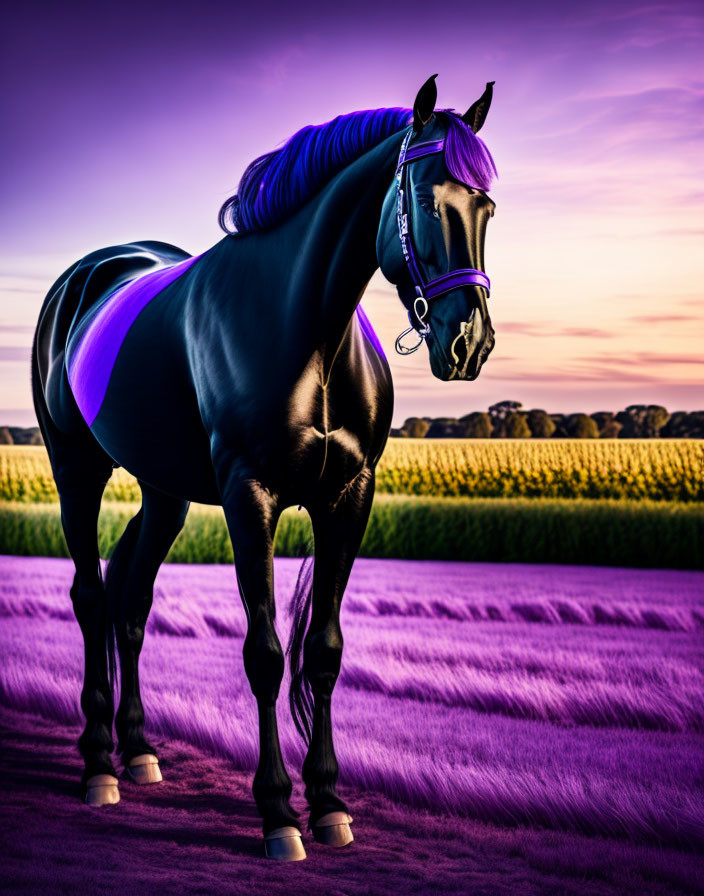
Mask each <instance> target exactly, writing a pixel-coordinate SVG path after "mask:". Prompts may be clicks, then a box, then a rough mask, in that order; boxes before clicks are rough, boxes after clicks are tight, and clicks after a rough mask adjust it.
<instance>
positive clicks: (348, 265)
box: [235, 133, 403, 362]
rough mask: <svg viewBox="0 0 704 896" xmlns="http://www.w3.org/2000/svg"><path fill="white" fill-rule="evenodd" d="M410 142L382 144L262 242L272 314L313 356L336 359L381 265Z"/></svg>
mask: <svg viewBox="0 0 704 896" xmlns="http://www.w3.org/2000/svg"><path fill="white" fill-rule="evenodd" d="M402 139H403V135H402V134H400V133H399V134H394V135H392V136H391V137H388V138H387V139H386V140H384V141H382V143H380V144H379V145H378V146H376V147H374V149H372V150H370V151H369V152H367V153H365V154H364V155H363V156H361V157H360V158H359V159H357V160H356V161H355V162H353V163H352V164H351V165H349V166H348V167H347V168H345V169H344V170H343V171H342V172H340V174H338V175H337V176H336V177H335V178H333V180H332V181H331V182H330V183H329V184H327V185H326V186H325V187H324V188H323V190H321V192H320V193H319V194H318V195H317V196H315V197H314V198H313V199H312V200H311V201H310V202H308V203H307V204H306V205H305V206H304V207H303V208H302V209H300V210H299V211H298V212H296V213H295V214H294V215H293V216H292V217H291V218H289V219H288V220H287V221H285V222H283V223H282V224H280V225H279V226H278V227H276V228H273V229H272V230H271V231H269V232H268V233H267V234H261V236H260V238H258V239H257V240H256V244H257V245H256V250H255V251H256V255H257V256H258V264H257V267H258V268H259V269H260V270H261V272H262V275H263V276H265V277H266V278H267V280H268V281H269V283H268V284H264V288H265V289H267V291H268V292H269V295H268V296H267V306H268V308H269V313H270V314H271V316H272V319H274V320H277V321H278V322H279V324H280V325H283V327H284V328H285V329H289V331H290V332H295V333H296V337H297V344H298V350H299V351H300V352H301V354H302V355H304V356H306V357H311V356H312V355H313V354H314V353H316V352H320V353H321V354H322V355H323V358H324V359H326V360H327V361H328V362H329V361H330V360H331V359H332V357H334V356H335V353H336V352H337V350H338V348H339V346H340V343H341V341H342V340H343V339H344V337H345V333H346V331H347V328H348V326H349V324H350V320H351V318H352V316H353V315H354V313H355V310H356V307H357V305H358V303H359V300H360V298H361V296H362V293H363V292H364V289H365V287H366V285H367V283H368V282H369V280H370V278H371V276H372V274H373V273H374V271H375V270H376V269H377V267H378V262H377V258H376V235H377V229H378V225H379V219H380V217H381V208H382V204H383V201H384V196H385V195H386V191H387V190H388V188H389V185H390V184H391V181H392V179H393V176H394V172H395V166H396V161H397V159H398V152H399V147H400V145H401V140H402ZM235 242H238V241H237V240H236V241H235ZM246 242H248V241H246Z"/></svg>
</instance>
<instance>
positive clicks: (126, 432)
mask: <svg viewBox="0 0 704 896" xmlns="http://www.w3.org/2000/svg"><path fill="white" fill-rule="evenodd" d="M195 274H196V271H195V270H188V271H186V272H185V273H184V274H183V275H182V276H181V277H179V278H178V279H177V280H175V281H174V282H172V283H171V284H169V285H168V286H166V287H165V288H164V289H163V290H162V291H160V292H159V293H158V294H157V295H155V296H154V297H153V298H152V299H150V301H149V302H148V303H147V304H146V305H145V306H144V307H143V308H142V309H141V310H140V312H139V314H138V316H137V317H136V319H135V320H134V321H133V322H132V324H131V326H130V327H129V330H128V331H127V333H126V335H125V336H124V339H123V340H122V342H121V344H120V347H119V351H118V352H117V354H116V357H115V359H114V364H113V366H112V369H111V372H110V376H109V381H108V383H107V388H106V390H105V394H104V397H103V398H102V402H101V404H100V408H99V411H98V413H97V415H96V416H95V419H94V420H93V421H92V422H91V423H90V428H91V431H92V432H93V434H94V435H95V437H96V438H97V439H98V441H99V442H100V444H101V445H102V446H103V448H104V449H105V450H106V451H107V452H108V454H109V455H110V456H111V457H112V458H114V460H115V461H116V462H117V463H118V464H120V466H123V467H124V468H125V469H126V470H128V471H129V472H130V473H132V474H134V475H135V476H137V477H138V478H139V479H141V480H143V481H144V482H147V483H148V484H149V485H152V486H154V487H155V488H157V489H160V490H161V491H164V492H166V493H168V494H172V495H175V496H177V497H181V498H185V499H187V500H190V501H198V502H200V503H213V504H217V503H219V493H218V491H217V487H216V483H215V478H214V475H213V469H212V462H211V458H210V446H209V441H208V436H207V433H206V431H205V429H204V427H203V422H202V420H201V417H200V413H199V409H198V403H197V400H196V395H195V389H194V387H193V383H192V381H191V379H190V370H189V366H188V360H187V352H186V349H185V338H186V337H185V334H186V330H187V325H186V320H185V316H186V314H187V312H188V306H189V302H188V297H189V291H190V290H192V289H193V288H195V284H196V283H197V277H196V276H195Z"/></svg>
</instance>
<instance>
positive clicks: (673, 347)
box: [0, 0, 704, 425]
mask: <svg viewBox="0 0 704 896" xmlns="http://www.w3.org/2000/svg"><path fill="white" fill-rule="evenodd" d="M8 16H9V17H11V18H10V19H8ZM3 25H4V28H3V37H2V41H3V44H4V45H3V47H2V60H1V62H0V64H1V65H2V69H3V91H2V100H1V102H2V105H3V109H2V123H3V128H2V130H3V139H2V143H1V144H0V154H2V156H3V160H2V161H3V164H2V175H3V185H2V224H1V227H2V239H1V240H0V425H2V424H15V425H32V424H33V423H34V413H33V410H32V409H31V408H32V405H31V395H30V389H29V346H30V342H31V338H32V332H33V328H34V324H35V322H36V317H37V313H38V311H39V307H40V305H41V302H42V300H43V297H44V295H45V293H46V291H47V290H48V288H49V287H50V285H51V283H52V282H53V280H54V279H55V278H56V277H57V276H58V275H59V274H60V273H61V272H62V270H64V269H65V268H66V267H68V266H69V265H70V264H71V263H72V262H73V261H75V260H76V259H78V258H79V257H80V256H82V255H85V254H86V253H87V252H89V251H92V250H93V249H97V248H100V247H102V246H106V245H112V244H117V243H122V242H128V241H130V240H134V239H144V238H148V239H160V240H164V241H166V242H171V243H175V244H176V245H179V246H182V247H183V248H185V249H186V250H187V251H189V252H192V253H198V252H202V251H203V250H205V249H206V248H208V247H209V246H211V245H213V244H214V243H215V242H216V241H217V240H218V239H220V237H221V233H220V231H219V230H218V227H217V221H216V218H217V211H218V208H219V206H220V205H221V203H222V202H223V200H224V199H225V198H226V197H227V196H229V195H230V194H231V193H232V192H234V189H235V187H236V185H237V182H238V180H239V177H240V175H241V173H242V171H243V170H244V168H245V167H246V165H247V163H248V162H249V161H250V160H251V159H252V158H253V157H254V156H256V155H259V154H260V153H262V152H264V151H266V150H269V149H272V148H274V147H275V146H277V145H278V144H279V143H280V142H281V141H283V140H284V139H285V138H287V137H288V136H289V135H290V134H292V133H293V132H294V131H295V130H297V129H298V128H300V127H301V126H303V125H306V124H312V123H318V122H322V121H325V120H327V119H330V118H332V117H334V116H335V115H337V114H339V113H341V112H349V111H353V110H355V109H365V108H375V107H379V106H409V105H411V104H412V101H413V98H414V96H415V93H416V91H417V89H418V87H419V86H420V84H421V83H422V82H423V81H424V80H425V79H426V78H427V77H428V76H429V75H430V74H433V73H434V72H438V73H439V77H438V82H437V83H438V92H439V105H440V106H442V107H454V108H457V109H458V110H459V111H464V110H465V109H466V108H467V106H468V105H469V104H470V103H471V102H472V101H473V100H474V99H476V98H477V97H478V96H479V95H480V94H481V92H482V90H483V89H484V84H485V82H486V81H487V80H495V81H496V87H495V95H494V105H493V107H492V109H491V112H490V115H489V118H488V120H487V123H486V125H485V128H484V130H483V131H482V137H483V138H484V139H485V141H486V143H487V145H488V146H489V148H490V149H491V151H492V153H493V155H494V158H495V160H496V164H497V167H498V170H499V180H498V181H497V183H496V185H495V187H494V189H493V190H492V197H493V198H494V200H495V201H496V203H497V212H496V215H495V217H494V218H493V220H492V221H491V222H490V225H489V230H488V234H487V248H486V265H487V272H488V273H489V275H490V277H491V280H492V295H491V299H490V308H491V313H492V320H493V324H494V327H495V329H496V332H497V341H496V347H495V349H494V352H493V354H492V355H491V357H490V359H489V361H488V362H487V364H486V366H485V367H484V369H483V371H482V373H481V376H480V377H479V379H478V380H477V381H476V382H474V383H443V382H440V381H439V380H435V379H434V378H433V376H432V374H431V373H430V368H429V365H428V360H427V352H426V350H425V349H424V348H423V349H422V351H419V352H418V353H417V354H416V355H413V356H411V357H410V358H401V357H398V356H396V355H395V354H394V352H393V342H394V338H395V336H396V334H397V333H398V332H399V330H401V329H403V328H404V327H405V326H406V316H405V313H404V311H403V308H402V306H401V304H400V302H399V300H398V298H397V297H396V293H395V290H394V289H393V287H392V286H391V285H390V284H388V283H387V282H386V281H385V280H384V279H383V277H382V276H381V275H380V274H377V275H376V276H375V277H374V279H373V280H372V283H371V285H370V288H369V291H368V293H367V296H366V297H365V299H364V307H365V309H366V311H367V313H368V315H369V317H370V319H371V321H372V323H373V325H374V327H375V329H376V330H377V332H378V333H379V335H380V338H381V340H382V343H383V344H384V346H385V348H386V352H387V356H388V357H389V360H390V362H391V365H392V370H393V374H394V381H395V386H396V414H395V423H396V424H397V425H398V423H400V422H401V421H402V420H403V419H404V418H405V417H406V416H408V415H411V414H419V415H422V414H431V415H439V414H448V415H461V414H464V413H467V412H468V411H471V410H483V409H485V408H486V407H487V406H488V405H489V404H491V403H492V402H494V401H497V400H500V399H502V398H511V399H515V400H518V401H522V402H523V404H524V406H525V407H545V408H547V409H548V410H550V411H576V410H584V411H588V412H591V411H596V410H600V409H609V410H617V409H619V408H622V407H624V406H625V405H627V404H631V403H637V402H648V403H650V402H657V403H662V404H665V405H666V406H667V407H668V408H669V409H670V410H676V409H680V408H682V409H695V408H702V407H704V368H703V366H702V363H701V358H702V346H704V304H703V302H702V284H703V283H704V250H703V245H702V243H703V241H702V237H703V236H704V217H703V215H702V208H703V206H704V164H702V160H703V159H704V136H703V135H704V130H703V122H704V71H703V70H702V64H701V59H702V56H703V52H704V14H703V13H702V6H701V4H700V3H694V2H692V3H686V2H672V3H662V4H659V3H652V4H645V3H643V4H637V3H622V2H618V0H617V2H612V0H609V2H605V0H597V2H596V3H595V2H589V3H583V4H579V3H576V4H575V3H569V4H565V3H564V2H556V0H553V2H552V3H546V2H543V3H541V2H537V3H530V4H525V3H519V2H516V3H511V2H505V0H497V2H486V3H483V4H473V3H468V2H466V0H457V2H454V0H453V2H450V3H448V2H444V0H433V2H426V3H419V2H417V0H407V2H406V3H404V4H397V3H394V4H386V3H384V2H379V0H375V2H368V0H359V2H355V3H354V4H351V5H350V4H334V3H333V4H331V3H329V2H325V3H320V4H312V3H305V2H304V3H302V4H296V3H286V4H283V3H282V4H272V3H269V2H266V0H263V2H256V3H254V2H253V3H250V4H247V5H246V7H242V6H241V5H239V4H235V3H232V4H223V3H220V2H218V3H211V2H210V0H203V2H199V3H195V4H194V3H181V2H178V0H174V2H169V3H168V4H166V3H160V4H154V3H152V4H150V3H148V2H147V3H145V4H139V5H133V4H125V3H122V4H121V3H119V2H117V3H101V2H97V0H96V2H95V3H92V4H90V5H85V7H82V6H81V5H80V4H76V3H68V4H51V5H50V4H41V3H39V4H25V5H24V8H22V9H20V6H19V4H15V5H14V8H13V9H12V11H11V12H10V13H7V14H6V17H5V20H4V22H3Z"/></svg>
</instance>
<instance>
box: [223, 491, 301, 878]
mask: <svg viewBox="0 0 704 896" xmlns="http://www.w3.org/2000/svg"><path fill="white" fill-rule="evenodd" d="M223 506H224V509H225V516H226V519H227V525H228V529H229V532H230V537H231V539H232V547H233V551H234V555H235V569H236V572H237V582H238V585H239V589H240V595H241V597H242V602H243V604H244V607H245V611H246V613H247V623H248V625H247V636H246V638H245V641H244V667H245V672H246V674H247V678H248V680H249V683H250V686H251V688H252V693H253V694H254V696H255V697H256V700H257V709H258V711H259V764H258V766H257V771H256V773H255V775H254V782H253V786H252V791H253V793H254V799H255V801H256V804H257V808H258V809H259V814H260V815H261V817H262V826H263V833H264V841H265V853H266V855H267V856H269V857H270V858H276V859H282V860H286V861H295V860H298V859H304V858H305V857H306V854H305V850H304V849H303V843H302V840H301V836H300V826H299V823H298V820H297V816H298V813H297V812H295V811H294V809H293V808H292V807H291V804H290V802H289V800H290V797H291V790H292V785H291V779H290V778H289V776H288V774H287V773H286V769H285V767H284V762H283V757H282V755H281V746H280V744H279V733H278V727H277V721H276V701H277V698H278V696H279V688H280V686H281V679H282V678H283V673H284V654H283V651H282V649H281V644H280V642H279V639H278V636H277V634H276V629H275V628H274V620H275V617H276V608H275V603H274V566H273V555H274V545H273V541H274V532H275V529H276V522H277V519H278V510H277V507H276V501H275V499H274V498H273V497H272V496H271V495H270V494H269V492H267V491H266V490H265V489H264V488H263V487H262V486H261V485H259V484H258V483H254V482H252V481H249V480H247V481H244V482H243V481H242V480H235V481H233V480H229V481H228V482H226V484H225V487H224V488H223Z"/></svg>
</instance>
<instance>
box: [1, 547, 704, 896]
mask: <svg viewBox="0 0 704 896" xmlns="http://www.w3.org/2000/svg"><path fill="white" fill-rule="evenodd" d="M299 566H300V561H298V560H292V559H283V558H281V559H277V560H276V588H277V596H278V603H279V620H278V624H279V632H280V636H281V640H282V642H285V639H286V636H287V612H286V611H287V603H288V599H289V597H290V595H291V593H292V590H293V585H294V582H295V578H296V575H297V572H298V569H299ZM71 577H72V566H71V564H70V562H69V561H66V560H58V559H40V558H14V557H1V558H0V620H1V621H0V651H1V653H2V657H3V659H2V665H1V667H0V699H1V702H2V707H3V718H2V733H3V740H4V741H5V744H6V745H5V747H4V748H3V750H2V751H0V753H1V754H2V775H3V780H4V781H5V782H9V783H8V784H7V786H6V789H5V791H4V793H3V797H2V798H0V806H1V817H0V826H1V827H2V829H3V831H4V834H3V835H0V836H3V837H5V838H7V844H6V845H4V846H3V853H4V855H5V856H6V858H5V859H4V862H3V868H2V870H1V871H0V882H1V881H3V878H5V880H6V882H7V884H8V886H9V889H11V890H12V891H17V892H20V891H21V892H35V891H36V892H39V891H40V890H42V891H43V892H63V891H66V892H76V891H77V890H78V891H80V890H81V889H87V890H90V891H92V892H117V891H121V892H124V891H125V890H132V892H134V893H138V892H152V893H154V892H160V891H164V892H166V891H168V892H169V893H180V892H204V893H205V892H216V891H220V892H236V893H257V892H263V891H265V890H268V891H269V892H291V893H293V892H294V891H295V892H297V891H298V890H300V889H303V890H305V891H307V893H308V894H317V893H321V894H322V893H330V894H332V893H340V894H342V893H349V894H358V893H359V894H362V893H365V894H366V893H369V894H373V893H382V892H387V891H388V890H389V889H390V888H391V887H393V888H394V889H396V890H397V891H398V892H399V893H439V892H443V893H458V894H459V893H470V892H471V893H492V894H496V893H504V892H505V893H536V892H540V893H543V892H546V893H547V892H549V893H553V892H554V893H583V892H584V893H587V892H588V893H624V892H633V893H695V892H702V889H701V884H700V885H699V886H700V889H698V884H699V882H701V881H704V862H703V861H702V854H703V853H704V687H703V683H704V664H703V662H702V660H703V657H704V638H703V637H702V635H703V634H704V574H702V573H696V572H677V571H657V570H655V571H654V570H627V569H607V568H592V567H559V566H527V565H520V564H513V565H498V564H464V563H435V562H420V561H416V562H413V561H383V560H381V561H380V560H368V559H367V560H365V559H358V560H357V562H356V564H355V568H354V572H353V575H352V579H351V582H350V586H349V588H348V591H347V595H346V597H345V601H344V603H343V612H342V625H343V631H344V634H345V655H344V659H343V671H342V675H341V679H340V682H339V684H338V687H337V690H336V692H335V699H334V716H335V742H336V749H337V754H338V759H339V761H340V766H341V784H342V788H341V789H342V793H343V795H344V796H345V798H346V799H347V800H348V801H349V802H350V808H351V810H352V814H353V816H354V817H355V825H354V828H353V829H354V832H355V835H356V842H355V844H354V845H353V847H351V848H350V849H346V850H342V851H340V852H339V853H334V854H330V852H326V851H325V850H324V849H323V848H322V847H317V846H315V845H313V844H312V843H310V842H307V844H306V845H307V848H308V853H309V859H308V861H307V862H304V863H300V866H296V868H295V869H294V870H291V866H285V867H282V866H278V865H276V866H275V867H273V868H272V865H274V863H271V862H266V861H264V860H263V859H260V858H259V850H260V843H259V840H258V833H259V827H258V820H257V817H256V813H255V810H254V806H253V803H252V800H251V796H250V793H249V784H250V781H251V775H252V773H253V770H254V767H255V763H256V745H257V735H256V726H255V722H256V706H255V703H254V699H253V698H252V696H251V693H250V691H249V686H248V683H247V681H246V678H245V676H244V670H243V667H242V659H241V653H242V640H243V636H244V626H245V615H244V610H243V609H242V607H241V604H240V601H239V597H238V596H237V593H236V587H235V578H234V571H233V570H232V568H230V567H225V566H200V567H199V566H193V565H188V566H176V565H169V566H165V567H163V568H162V571H161V572H160V574H159V578H158V580H157V587H156V594H155V604H154V609H153V611H152V616H151V618H150V622H149V626H148V637H147V640H146V642H145V647H144V653H143V660H142V667H141V668H142V681H143V693H144V702H145V708H146V711H147V728H148V735H150V736H151V737H152V739H153V740H154V741H155V742H156V743H157V744H159V745H161V751H160V754H161V757H162V764H163V766H164V772H165V777H166V781H165V783H164V784H162V785H158V786H156V787H153V788H147V789H142V790H140V791H137V789H136V788H135V787H133V786H131V785H128V784H125V785H123V786H122V788H121V792H122V802H121V803H120V805H119V806H117V807H114V808H110V809H106V810H104V811H103V812H102V814H100V813H99V817H98V818H96V814H95V813H94V812H91V810H88V809H87V808H85V807H83V806H82V805H81V804H80V802H79V800H78V786H77V782H78V779H79V777H80V772H81V768H80V761H79V757H78V754H77V750H76V748H75V739H76V737H77V735H78V733H79V727H78V725H79V723H80V721H81V715H80V710H79V705H78V698H79V693H80V673H81V662H82V645H81V640H80V633H79V629H78V625H77V623H76V622H75V620H74V618H73V614H72V609H71V603H70V599H69V596H68V587H69V584H70V581H71ZM284 687H285V688H286V690H287V687H288V685H287V682H285V683H284ZM279 718H280V722H281V729H282V732H281V734H282V743H283V748H284V754H285V757H286V760H287V765H288V770H289V773H290V774H291V777H292V778H293V780H294V805H296V806H297V808H299V809H300V810H303V808H304V806H303V798H302V787H301V782H300V766H301V762H302V758H303V750H302V743H301V742H300V741H299V740H298V738H297V735H296V734H295V731H294V729H293V725H292V724H291V722H290V719H289V716H288V705H287V701H286V700H285V699H282V700H281V701H280V703H279ZM8 832H9V835H8ZM140 832H143V834H144V836H143V837H140ZM309 840H310V838H309ZM86 842H89V843H90V844H91V850H92V852H91V855H95V856H96V857H97V858H96V859H95V860H94V861H93V862H92V863H89V864H88V866H87V865H86V863H85V855H84V853H83V852H82V851H81V850H82V849H83V846H84V844H85V843H86ZM120 847H123V849H122V851H121V850H120ZM116 856H122V858H121V859H120V860H119V861H118V858H117V857H116ZM186 869H190V871H187V870H186ZM287 882H288V883H287Z"/></svg>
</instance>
